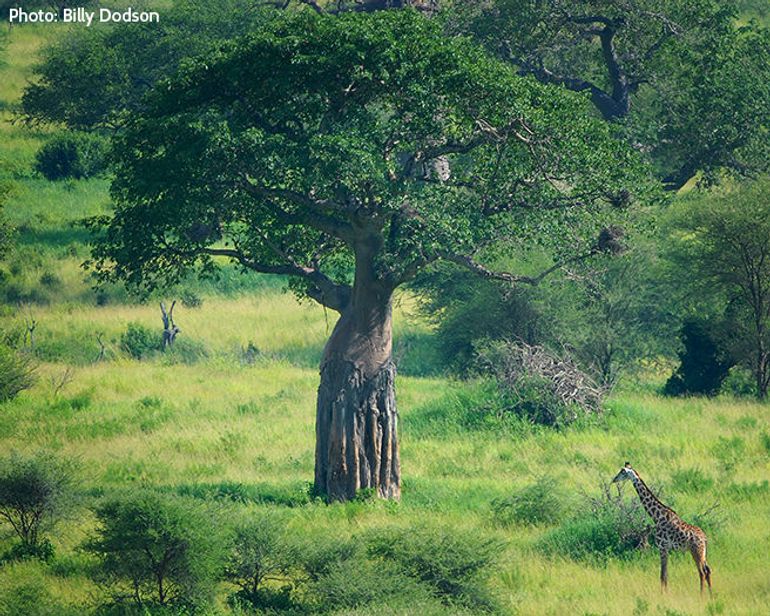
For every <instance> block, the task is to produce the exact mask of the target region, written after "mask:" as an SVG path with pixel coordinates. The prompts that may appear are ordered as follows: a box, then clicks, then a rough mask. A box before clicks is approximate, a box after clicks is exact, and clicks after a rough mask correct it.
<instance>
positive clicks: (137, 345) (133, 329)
mask: <svg viewBox="0 0 770 616" xmlns="http://www.w3.org/2000/svg"><path fill="white" fill-rule="evenodd" d="M161 341H162V339H161V336H160V334H159V333H158V332H155V331H154V330H152V329H150V328H149V327H147V326H145V325H142V324H141V323H129V324H128V327H127V328H126V331H125V332H123V333H122V334H121V335H120V348H121V349H122V350H123V351H125V352H126V353H128V354H129V355H130V356H131V357H133V358H134V359H146V358H148V357H151V356H153V355H154V354H156V353H158V352H159V351H160V347H161Z"/></svg>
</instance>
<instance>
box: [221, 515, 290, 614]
mask: <svg viewBox="0 0 770 616" xmlns="http://www.w3.org/2000/svg"><path fill="white" fill-rule="evenodd" d="M294 562H295V551H294V550H293V549H292V546H291V545H290V543H289V542H287V540H286V536H285V523H284V521H283V520H282V519H281V518H279V517H277V516H275V515H271V514H262V515H258V516H254V515H250V516H249V517H248V518H247V519H245V520H244V521H242V522H241V523H240V524H239V525H238V526H236V528H235V531H234V534H233V538H232V541H231V547H230V555H229V557H228V560H227V564H226V566H225V576H226V577H227V579H228V580H229V581H230V582H232V583H233V584H235V585H236V586H238V587H239V588H240V590H239V591H238V592H237V593H236V595H235V597H234V598H235V599H237V600H239V601H240V602H241V603H244V602H245V603H248V604H251V605H252V606H254V607H258V608H272V609H287V608H288V607H291V600H290V597H289V593H288V589H290V588H291V586H288V589H286V590H282V591H279V592H276V591H275V590H273V589H272V588H266V586H265V584H266V583H268V582H271V581H280V580H282V579H285V577H286V575H287V574H288V571H289V569H290V568H291V567H292V565H293V564H294Z"/></svg>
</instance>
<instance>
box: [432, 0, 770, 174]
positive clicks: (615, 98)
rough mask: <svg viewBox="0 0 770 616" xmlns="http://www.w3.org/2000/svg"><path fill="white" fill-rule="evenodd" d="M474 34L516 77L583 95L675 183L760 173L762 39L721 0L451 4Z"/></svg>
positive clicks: (766, 67)
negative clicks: (708, 176) (735, 173)
mask: <svg viewBox="0 0 770 616" xmlns="http://www.w3.org/2000/svg"><path fill="white" fill-rule="evenodd" d="M446 14H447V19H448V23H449V28H450V30H451V31H453V32H467V33H471V34H473V35H474V36H475V37H476V38H477V39H478V40H480V41H482V42H483V43H484V44H485V46H487V47H488V48H489V49H490V50H492V51H493V52H494V53H496V54H497V55H498V56H499V57H501V58H503V59H505V60H506V61H508V62H511V63H512V64H513V65H514V66H516V67H517V69H518V70H519V72H520V73H521V74H529V75H533V76H535V77H536V78H537V79H538V80H540V81H541V82H544V83H552V84H558V85H561V86H563V87H565V88H567V89H569V90H573V91H576V92H585V93H587V94H589V95H590V98H591V100H592V102H593V103H594V106H595V107H596V109H597V110H598V111H599V112H600V113H601V115H602V116H603V117H604V118H605V119H607V120H611V121H615V122H620V123H622V124H624V125H625V126H626V130H627V132H628V138H629V140H630V142H631V143H633V144H635V145H636V146H637V147H639V148H640V149H643V150H645V151H648V152H649V153H650V154H651V155H652V156H653V158H654V160H655V161H656V163H657V164H658V166H659V169H660V175H661V177H663V178H664V179H665V181H666V183H667V184H668V185H669V186H670V187H672V188H679V187H681V186H682V185H683V184H684V183H685V182H687V180H688V179H690V178H691V177H693V175H695V174H696V173H697V172H698V171H702V172H706V173H710V174H712V175H713V174H714V173H716V172H719V171H720V170H722V169H730V170H733V171H738V172H742V173H745V172H751V171H756V170H763V169H765V168H766V161H767V158H768V157H767V138H766V133H767V126H768V124H769V119H770V115H769V114H770V111H768V110H769V109H770V87H768V83H770V35H769V34H768V32H767V30H766V29H762V28H760V27H758V26H757V25H756V24H753V23H752V24H748V25H745V26H743V27H739V26H738V25H737V7H736V4H735V2H732V1H728V2H724V1H722V0H696V1H693V0H622V1H618V0H589V1H587V2H580V3H575V2H570V1H569V0H545V1H541V0H492V1H490V2H475V1H472V0H455V2H454V3H453V9H452V10H448V11H447V12H446Z"/></svg>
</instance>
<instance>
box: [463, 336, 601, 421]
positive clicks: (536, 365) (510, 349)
mask: <svg viewBox="0 0 770 616" xmlns="http://www.w3.org/2000/svg"><path fill="white" fill-rule="evenodd" d="M477 363H478V366H479V368H480V370H482V371H483V372H484V373H487V374H490V375H491V376H493V377H494V379H495V380H496V381H497V383H498V386H499V389H500V393H501V394H502V397H503V404H504V406H505V407H506V408H507V409H508V410H509V411H510V412H513V413H515V414H516V415H518V416H520V417H523V418H525V419H527V420H528V421H530V422H532V423H536V424H542V425H546V426H556V427H560V426H565V425H567V424H570V423H572V422H574V421H576V420H577V419H578V418H580V417H582V416H586V415H593V414H598V413H600V412H601V410H602V399H603V396H604V393H605V391H604V389H603V388H601V387H599V386H598V385H596V383H594V382H593V380H592V379H591V378H590V377H589V376H588V375H587V374H585V373H584V372H583V371H582V370H580V369H579V368H578V367H577V365H576V364H575V363H574V362H572V361H571V360H570V359H569V358H567V357H557V356H555V355H553V354H552V353H551V352H550V351H548V350H546V349H545V348H543V347H538V346H530V345H528V344H526V343H524V342H510V341H499V342H493V343H488V344H486V345H483V346H481V347H480V348H479V350H478V360H477Z"/></svg>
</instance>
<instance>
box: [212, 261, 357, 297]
mask: <svg viewBox="0 0 770 616" xmlns="http://www.w3.org/2000/svg"><path fill="white" fill-rule="evenodd" d="M202 252H203V254H207V255H210V256H218V257H229V258H231V259H233V260H234V261H237V262H238V263H240V264H241V265H242V266H243V267H245V268H247V269H250V270H253V271H255V272H259V273H261V274H278V275H284V276H298V277H299V278H303V279H304V280H307V281H308V282H309V283H310V287H309V288H308V290H307V293H308V296H309V297H310V298H311V299H313V300H315V301H317V302H318V303H319V304H321V305H322V306H326V307H327V308H329V309H330V310H335V311H337V312H342V311H343V310H344V309H345V307H346V306H347V305H348V303H349V301H350V296H351V293H352V290H351V288H350V286H349V285H345V284H339V283H336V282H334V281H333V280H332V279H331V278H329V277H328V276H327V275H326V274H324V273H323V272H321V271H320V270H318V269H317V268H314V267H306V266H302V265H299V264H297V263H296V262H294V260H293V259H290V258H288V257H286V258H287V259H288V260H287V262H286V263H284V264H281V265H268V264H266V263H259V262H257V261H254V260H253V259H249V258H248V257H247V256H246V255H244V253H243V252H242V251H240V250H238V249H233V248H204V249H203V251H202Z"/></svg>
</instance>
